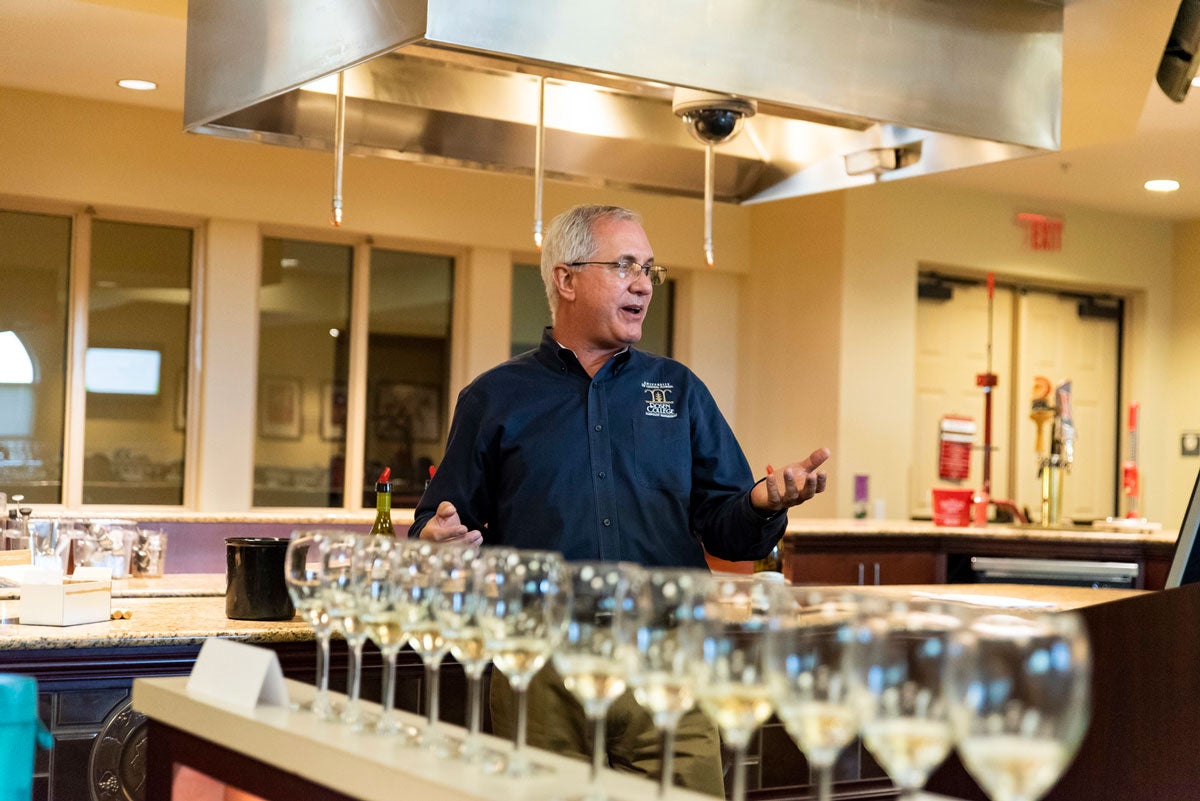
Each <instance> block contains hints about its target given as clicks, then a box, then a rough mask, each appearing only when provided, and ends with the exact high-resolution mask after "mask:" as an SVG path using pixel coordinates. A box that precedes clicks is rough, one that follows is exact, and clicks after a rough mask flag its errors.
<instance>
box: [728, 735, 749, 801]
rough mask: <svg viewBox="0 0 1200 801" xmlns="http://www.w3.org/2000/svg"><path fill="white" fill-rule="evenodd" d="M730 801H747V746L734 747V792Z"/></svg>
mask: <svg viewBox="0 0 1200 801" xmlns="http://www.w3.org/2000/svg"><path fill="white" fill-rule="evenodd" d="M729 798H730V801H746V746H745V744H738V745H735V746H734V747H733V793H732V794H731V795H730V796H729Z"/></svg>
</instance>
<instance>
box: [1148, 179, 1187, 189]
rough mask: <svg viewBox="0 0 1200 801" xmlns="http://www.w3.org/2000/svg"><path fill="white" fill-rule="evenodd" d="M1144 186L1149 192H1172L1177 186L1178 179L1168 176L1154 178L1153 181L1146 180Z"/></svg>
mask: <svg viewBox="0 0 1200 801" xmlns="http://www.w3.org/2000/svg"><path fill="white" fill-rule="evenodd" d="M1144 186H1145V187H1146V189H1148V190H1150V191H1151V192H1174V191H1175V190H1176V189H1178V188H1179V181H1175V180H1172V179H1170V178H1155V179H1154V180H1153V181H1146V183H1145V184H1144Z"/></svg>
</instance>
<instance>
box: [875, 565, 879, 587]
mask: <svg viewBox="0 0 1200 801" xmlns="http://www.w3.org/2000/svg"><path fill="white" fill-rule="evenodd" d="M875 586H876V587H878V586H879V563H878V562H876V563H875Z"/></svg>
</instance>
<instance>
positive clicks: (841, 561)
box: [783, 550, 945, 585]
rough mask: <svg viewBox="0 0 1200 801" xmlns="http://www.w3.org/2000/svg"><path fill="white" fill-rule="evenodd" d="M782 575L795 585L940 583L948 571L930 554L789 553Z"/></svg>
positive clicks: (869, 552) (873, 552)
mask: <svg viewBox="0 0 1200 801" xmlns="http://www.w3.org/2000/svg"><path fill="white" fill-rule="evenodd" d="M783 573H784V575H785V576H787V577H788V579H789V580H790V581H791V582H792V583H793V584H856V585H867V584H938V583H940V582H942V581H943V580H944V579H943V578H942V576H943V575H944V573H945V569H944V568H943V567H942V559H941V557H940V556H939V555H938V554H935V553H932V552H930V551H921V550H913V551H883V550H844V551H843V550H836V551H828V550H827V551H805V552H803V553H794V552H790V553H789V554H788V556H787V559H786V560H785V563H784V569H783Z"/></svg>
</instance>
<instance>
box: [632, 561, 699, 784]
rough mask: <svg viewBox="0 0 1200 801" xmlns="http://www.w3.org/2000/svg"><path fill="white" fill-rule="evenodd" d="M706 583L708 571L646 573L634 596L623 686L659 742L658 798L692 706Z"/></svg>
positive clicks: (669, 775) (671, 776)
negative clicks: (629, 662) (632, 652)
mask: <svg viewBox="0 0 1200 801" xmlns="http://www.w3.org/2000/svg"><path fill="white" fill-rule="evenodd" d="M711 580H712V577H711V575H710V574H709V572H708V571H707V570H696V569H691V568H679V569H661V570H651V571H649V572H647V574H646V576H645V578H644V580H643V581H642V582H640V584H639V586H638V587H637V588H636V589H635V592H634V593H633V597H634V599H635V602H636V608H637V613H638V619H637V631H636V649H637V655H636V663H635V667H634V669H633V670H632V671H631V672H630V674H629V679H628V682H629V685H630V687H632V688H633V697H634V698H635V699H637V702H638V703H639V704H641V705H642V707H643V708H644V709H645V710H646V711H647V712H649V713H650V718H651V719H652V720H653V721H654V726H655V728H657V729H658V731H659V735H660V736H661V738H662V773H661V775H660V777H659V785H658V797H659V798H663V797H665V796H666V794H667V789H668V788H670V787H671V784H672V782H673V780H674V774H673V767H674V759H675V729H676V728H677V727H678V726H679V720H680V718H682V717H683V715H684V713H686V712H687V711H688V710H690V709H691V708H692V707H693V706H695V705H696V694H695V688H694V685H693V681H692V670H693V665H695V663H696V662H697V661H699V659H700V642H701V640H702V639H703V628H702V626H701V623H700V621H701V619H702V616H703V611H704V598H705V595H706V593H707V591H708V585H709V582H710V581H711Z"/></svg>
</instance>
